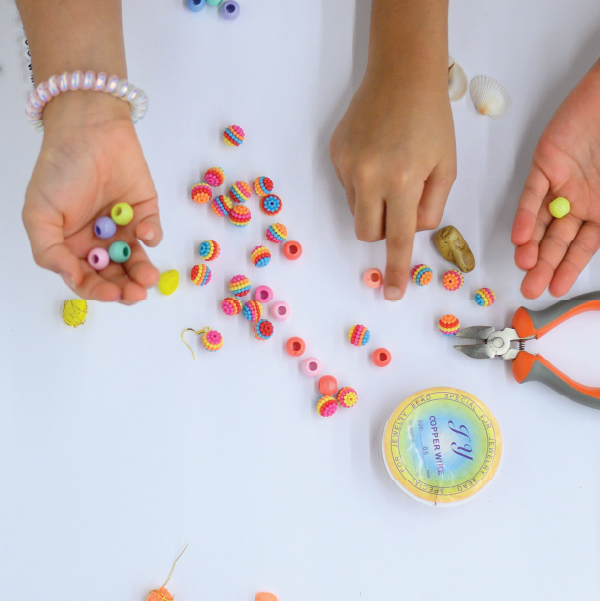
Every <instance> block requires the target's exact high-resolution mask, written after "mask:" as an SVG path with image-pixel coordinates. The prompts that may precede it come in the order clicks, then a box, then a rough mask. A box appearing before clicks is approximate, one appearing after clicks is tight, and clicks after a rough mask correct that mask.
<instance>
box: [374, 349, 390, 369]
mask: <svg viewBox="0 0 600 601" xmlns="http://www.w3.org/2000/svg"><path fill="white" fill-rule="evenodd" d="M371 359H373V363H375V365H377V367H386V365H389V364H390V363H391V361H392V353H390V351H388V350H387V349H386V348H378V349H376V350H374V351H373V354H372V355H371Z"/></svg>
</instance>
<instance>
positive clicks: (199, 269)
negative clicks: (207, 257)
mask: <svg viewBox="0 0 600 601" xmlns="http://www.w3.org/2000/svg"><path fill="white" fill-rule="evenodd" d="M211 278H212V272H211V271H210V269H209V268H208V267H207V266H206V265H194V266H193V267H192V271H191V273H190V279H191V280H192V282H194V284H196V286H206V284H208V282H210V279H211Z"/></svg>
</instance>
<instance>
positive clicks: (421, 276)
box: [410, 264, 433, 286]
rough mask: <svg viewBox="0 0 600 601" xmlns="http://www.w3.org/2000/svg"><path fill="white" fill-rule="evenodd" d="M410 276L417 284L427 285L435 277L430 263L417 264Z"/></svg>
mask: <svg viewBox="0 0 600 601" xmlns="http://www.w3.org/2000/svg"><path fill="white" fill-rule="evenodd" d="M410 276H411V277H412V280H413V282H414V283H415V284H416V285H417V286H427V284H429V283H430V282H431V280H432V279H433V271H432V270H431V267H429V266H428V265H422V264H421V265H415V266H414V267H413V269H412V271H411V274H410Z"/></svg>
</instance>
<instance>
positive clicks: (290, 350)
mask: <svg viewBox="0 0 600 601" xmlns="http://www.w3.org/2000/svg"><path fill="white" fill-rule="evenodd" d="M285 351H286V353H287V354H288V355H289V356H290V357H301V356H302V355H304V352H305V351H306V343H305V342H304V340H302V338H300V337H298V336H292V338H288V340H287V342H286V343H285Z"/></svg>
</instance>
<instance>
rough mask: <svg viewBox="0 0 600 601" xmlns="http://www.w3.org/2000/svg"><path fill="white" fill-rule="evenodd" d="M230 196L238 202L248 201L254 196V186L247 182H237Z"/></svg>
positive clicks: (230, 191)
mask: <svg viewBox="0 0 600 601" xmlns="http://www.w3.org/2000/svg"><path fill="white" fill-rule="evenodd" d="M229 196H230V197H231V200H235V201H236V202H246V201H247V200H249V199H250V197H251V196H252V188H251V187H250V184H247V183H246V182H235V184H233V186H231V189H230V190H229Z"/></svg>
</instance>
